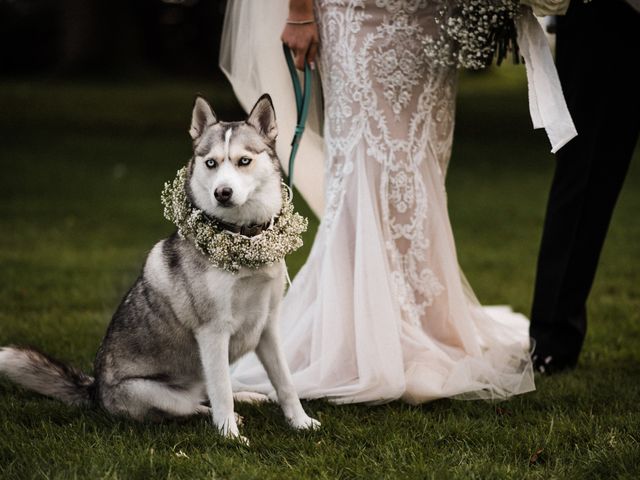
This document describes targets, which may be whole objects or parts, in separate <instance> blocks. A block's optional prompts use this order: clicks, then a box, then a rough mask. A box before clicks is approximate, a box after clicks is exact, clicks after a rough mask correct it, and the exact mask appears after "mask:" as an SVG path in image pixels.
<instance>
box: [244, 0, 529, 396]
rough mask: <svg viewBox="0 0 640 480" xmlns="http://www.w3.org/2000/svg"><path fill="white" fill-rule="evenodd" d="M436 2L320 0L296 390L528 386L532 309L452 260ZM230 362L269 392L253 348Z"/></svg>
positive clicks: (450, 106)
mask: <svg viewBox="0 0 640 480" xmlns="http://www.w3.org/2000/svg"><path fill="white" fill-rule="evenodd" d="M441 3H442V2H439V1H434V0H429V1H427V0H404V1H403V0H370V1H364V0H319V1H317V2H316V15H317V19H318V24H319V29H320V34H321V56H320V71H321V77H322V88H323V93H324V115H325V116H324V122H325V123H324V132H323V134H324V155H325V180H324V181H325V183H324V184H325V188H324V203H325V211H324V216H323V217H322V221H321V224H320V227H319V230H318V233H317V236H316V240H315V243H314V245H313V248H312V251H311V254H310V255H309V258H308V260H307V263H306V264H305V265H304V267H303V268H302V270H301V271H300V272H299V273H298V275H297V276H296V277H295V279H294V281H293V284H292V285H291V287H290V289H289V291H288V293H287V294H286V297H285V299H284V301H283V305H282V318H281V335H282V340H283V344H284V350H285V353H286V356H287V360H288V362H289V366H290V368H291V372H292V375H293V379H294V384H295V386H296V388H297V390H298V393H299V394H300V396H301V397H302V398H319V397H322V398H329V399H331V400H332V401H335V402H340V403H346V402H371V403H376V402H385V401H390V400H393V399H398V398H401V399H403V400H405V401H408V402H411V403H419V402H425V401H428V400H433V399H437V398H442V397H456V398H465V399H471V398H486V399H494V398H506V397H509V396H511V395H515V394H519V393H524V392H528V391H531V390H533V389H534V383H533V372H532V369H531V365H530V361H529V338H528V321H527V319H526V318H525V317H523V316H521V315H519V314H515V313H513V312H512V311H511V310H510V309H509V308H500V307H494V308H486V307H482V306H480V304H479V303H478V302H477V300H476V299H475V297H474V295H473V292H472V291H471V289H470V287H469V286H468V285H467V283H466V281H465V279H464V277H463V275H462V274H461V272H460V270H459V267H458V260H457V257H456V248H455V243H454V238H453V233H452V231H451V226H450V222H449V217H448V213H447V198H446V192H445V174H446V170H447V163H448V161H449V156H450V153H451V143H452V133H453V124H454V106H455V95H456V74H455V71H453V70H451V69H448V68H443V67H437V66H435V65H433V64H431V63H430V62H429V61H428V60H427V58H425V56H424V54H423V53H422V46H421V39H422V38H423V37H424V36H425V35H426V34H429V33H432V32H434V29H435V23H434V13H435V11H436V9H437V8H439V7H440V6H441ZM279 31H280V30H278V31H277V32H274V34H276V35H279ZM248 101H252V100H248ZM276 105H277V103H276ZM296 175H297V173H296ZM496 248H498V246H496ZM232 376H233V383H234V389H235V390H236V391H241V390H250V391H257V392H262V393H265V394H268V395H273V389H272V387H271V384H270V383H269V381H268V379H267V376H266V373H265V371H264V369H263V368H262V366H261V365H260V363H259V362H258V360H257V359H256V357H255V355H250V356H248V357H245V358H243V359H241V360H240V361H239V362H238V363H237V364H236V365H235V366H234V367H233V375H232Z"/></svg>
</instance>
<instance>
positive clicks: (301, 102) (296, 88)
mask: <svg viewBox="0 0 640 480" xmlns="http://www.w3.org/2000/svg"><path fill="white" fill-rule="evenodd" d="M282 48H283V50H284V58H285V59H286V61H287V67H289V74H290V75H291V82H292V83H293V92H294V94H295V96H296V110H297V114H298V119H297V121H296V130H295V132H294V134H293V139H292V140H291V154H290V155H289V181H288V185H289V188H291V189H292V190H291V191H292V192H293V167H294V163H295V159H296V154H297V153H298V146H299V145H300V139H301V138H302V134H303V133H304V127H305V125H306V123H307V116H308V115H309V104H310V103H311V67H310V66H309V63H308V62H307V61H306V60H305V61H304V86H302V85H300V79H299V78H298V72H297V70H296V66H295V64H294V63H293V56H292V55H291V50H289V47H287V46H286V45H285V44H284V43H283V44H282Z"/></svg>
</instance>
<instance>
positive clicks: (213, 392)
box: [0, 95, 319, 440]
mask: <svg viewBox="0 0 640 480" xmlns="http://www.w3.org/2000/svg"><path fill="white" fill-rule="evenodd" d="M189 133H190V135H191V138H192V139H193V152H194V154H193V157H192V158H191V160H190V161H189V164H188V171H189V179H188V183H187V186H188V188H187V190H188V195H189V197H190V199H191V201H192V202H193V204H194V205H196V206H197V207H198V208H200V209H202V210H204V211H205V212H206V213H207V214H208V215H210V216H212V217H215V218H219V219H221V220H223V221H224V222H228V223H233V224H236V225H259V224H263V223H266V222H268V221H269V220H271V219H272V218H273V217H274V216H276V215H277V214H278V213H279V211H280V208H281V202H282V199H281V193H280V192H281V190H280V189H281V174H280V167H279V161H278V158H277V157H276V154H275V138H276V135H277V127H276V122H275V112H274V109H273V105H272V103H271V99H270V97H269V96H268V95H263V96H262V97H261V98H260V99H259V100H258V102H257V103H256V105H255V106H254V107H253V110H252V111H251V113H250V114H249V116H248V118H247V120H246V121H244V122H222V121H218V120H217V118H216V116H215V114H214V113H213V110H212V109H211V107H210V106H209V104H208V103H207V102H206V100H204V99H203V98H202V97H197V98H196V101H195V105H194V108H193V114H192V122H191V128H190V130H189ZM284 285H285V264H284V261H281V262H279V263H277V264H272V265H268V266H264V267H262V268H259V269H253V270H252V269H242V270H241V271H240V272H238V273H236V274H232V273H229V272H227V271H224V270H221V269H219V268H216V267H214V266H213V265H212V264H211V263H210V262H209V261H208V260H207V258H206V257H205V256H204V255H203V254H202V253H200V252H199V251H198V250H197V249H196V248H195V246H194V245H193V244H192V243H191V242H190V241H189V240H187V239H184V238H181V237H180V236H179V235H178V234H177V233H175V234H173V235H172V236H170V237H169V238H166V239H164V240H161V241H160V242H158V243H157V244H156V245H155V246H154V247H153V249H152V250H151V252H150V253H149V255H148V256H147V259H146V262H145V265H144V268H143V271H142V273H141V275H140V277H139V278H138V279H137V280H136V282H135V283H134V285H133V287H132V288H131V290H129V292H128V293H127V295H126V296H125V297H124V299H123V301H122V303H121V304H120V305H119V307H118V309H117V310H116V312H115V314H114V316H113V318H112V320H111V323H110V324H109V327H108V329H107V333H106V335H105V337H104V339H103V341H102V344H101V346H100V349H99V350H98V353H97V355H96V359H95V364H94V375H95V379H94V378H92V377H90V376H88V375H85V374H83V373H82V372H80V371H78V370H75V369H73V368H71V367H68V366H66V365H64V364H62V363H60V362H58V361H57V360H54V359H52V358H50V357H48V356H47V355H45V354H43V353H41V352H39V351H37V350H35V349H33V348H26V347H13V346H12V347H5V348H1V349H0V373H2V374H4V375H6V376H7V377H9V378H10V379H11V380H13V381H14V382H16V383H19V384H21V385H23V386H24V387H26V388H28V389H31V390H35V391H36V392H39V393H41V394H44V395H48V396H51V397H54V398H57V399H59V400H62V401H63V402H66V403H68V404H71V405H83V404H92V403H96V404H99V405H101V406H102V407H103V408H104V409H106V410H107V411H108V412H110V413H113V414H117V415H126V416H129V417H132V418H134V419H136V420H142V419H145V418H154V417H155V418H157V417H161V418H162V417H182V416H187V415H193V414H197V413H210V414H211V415H212V417H213V423H214V425H215V426H216V427H217V428H218V429H219V430H220V432H221V433H222V434H223V435H225V436H227V437H233V438H239V439H242V440H246V439H244V438H243V437H241V436H240V434H239V431H238V425H237V421H236V415H235V414H234V408H233V393H232V389H231V379H230V373H229V365H230V363H233V362H234V361H235V360H237V359H238V358H240V357H241V356H242V355H244V354H245V353H247V352H250V351H254V350H255V352H256V353H257V355H258V357H259V358H260V360H261V361H262V363H263V365H264V367H265V369H266V371H267V373H268V375H269V379H270V380H271V382H272V384H273V386H274V388H275V390H276V394H277V397H278V401H279V403H280V405H281V406H282V409H283V411H284V414H285V416H286V418H287V420H288V422H289V423H290V424H291V425H292V426H293V427H295V428H298V429H306V428H315V427H317V426H319V422H318V421H317V420H314V419H312V418H310V417H309V416H307V414H306V413H305V412H304V410H303V408H302V406H301V404H300V401H299V399H298V396H297V393H296V391H295V388H294V386H293V383H292V380H291V375H290V373H289V368H288V366H287V363H286V361H285V357H284V355H283V352H282V348H281V346H280V340H279V337H278V325H277V323H278V316H279V307H280V301H281V299H282V296H283V293H284ZM207 399H208V400H209V402H210V405H211V407H207V406H204V403H205V402H206V400H207Z"/></svg>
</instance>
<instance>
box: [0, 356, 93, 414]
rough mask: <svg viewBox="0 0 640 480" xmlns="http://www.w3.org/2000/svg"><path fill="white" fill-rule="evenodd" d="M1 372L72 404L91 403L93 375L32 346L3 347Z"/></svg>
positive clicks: (0, 357) (32, 388)
mask: <svg viewBox="0 0 640 480" xmlns="http://www.w3.org/2000/svg"><path fill="white" fill-rule="evenodd" d="M0 374H3V375H5V376H7V377H8V378H9V379H11V380H12V381H14V382H15V383H17V384H19V385H22V386H23V387H25V388H27V389H29V390H33V391H34V392H38V393H40V394H42V395H46V396H48V397H53V398H55V399H57V400H61V401H63V402H64V403H66V404H69V405H89V404H90V403H91V388H92V386H93V384H94V379H93V377H90V376H89V375H85V374H84V373H82V372H81V371H80V370H78V369H76V368H73V367H70V366H68V365H65V364H63V363H62V362H59V361H58V360H56V359H54V358H51V357H50V356H48V355H46V354H44V353H42V352H40V351H38V350H36V349H34V348H31V347H16V346H9V347H2V348H0Z"/></svg>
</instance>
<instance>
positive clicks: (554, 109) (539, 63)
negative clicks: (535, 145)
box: [516, 8, 578, 153]
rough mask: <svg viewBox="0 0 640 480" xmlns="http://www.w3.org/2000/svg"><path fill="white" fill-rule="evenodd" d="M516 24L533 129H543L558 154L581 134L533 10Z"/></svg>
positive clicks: (526, 11)
mask: <svg viewBox="0 0 640 480" xmlns="http://www.w3.org/2000/svg"><path fill="white" fill-rule="evenodd" d="M523 10H524V11H523V14H522V15H520V17H519V18H518V20H517V22H516V27H517V29H518V45H519V47H520V53H521V54H522V56H523V57H524V62H525V67H526V69H527V82H528V84H529V112H530V114H531V120H532V121H533V128H544V129H545V130H546V131H547V136H548V137H549V141H550V142H551V152H553V153H556V152H557V151H558V150H560V149H561V148H562V147H563V146H564V145H566V144H567V142H568V141H569V140H571V139H572V138H574V137H575V136H576V135H578V132H577V131H576V127H575V125H574V124H573V120H572V119H571V114H570V113H569V109H568V108H567V102H566V101H565V99H564V94H563V93H562V86H561V85H560V79H559V78H558V71H557V70H556V66H555V64H554V62H553V57H552V55H551V49H550V47H549V42H548V41H547V38H546V36H545V34H544V31H543V30H542V27H541V26H540V24H539V23H538V21H537V20H536V18H535V17H534V16H533V13H532V11H531V9H529V8H525V9H523Z"/></svg>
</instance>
